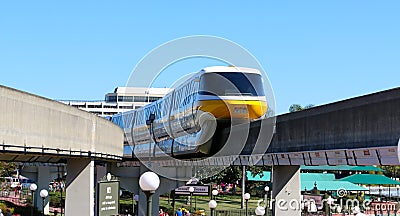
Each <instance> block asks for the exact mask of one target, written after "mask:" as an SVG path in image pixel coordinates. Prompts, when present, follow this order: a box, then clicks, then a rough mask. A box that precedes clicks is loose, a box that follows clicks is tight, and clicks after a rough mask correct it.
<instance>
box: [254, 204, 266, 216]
mask: <svg viewBox="0 0 400 216" xmlns="http://www.w3.org/2000/svg"><path fill="white" fill-rule="evenodd" d="M255 213H256V215H264V214H265V208H264V207H262V206H257V208H256V210H255Z"/></svg>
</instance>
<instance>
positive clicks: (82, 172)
mask: <svg viewBox="0 0 400 216" xmlns="http://www.w3.org/2000/svg"><path fill="white" fill-rule="evenodd" d="M66 190H67V192H66V200H65V215H67V216H68V215H87V216H94V161H93V160H91V159H86V158H84V159H81V158H79V159H68V161H67V182H66Z"/></svg>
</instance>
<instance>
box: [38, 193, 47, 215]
mask: <svg viewBox="0 0 400 216" xmlns="http://www.w3.org/2000/svg"><path fill="white" fill-rule="evenodd" d="M48 195H49V192H48V191H47V190H46V189H42V190H41V191H40V197H42V215H44V201H45V200H46V197H47V196H48Z"/></svg>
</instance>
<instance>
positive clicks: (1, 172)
mask: <svg viewBox="0 0 400 216" xmlns="http://www.w3.org/2000/svg"><path fill="white" fill-rule="evenodd" d="M17 167H18V165H17V163H13V162H11V163H10V162H3V161H0V176H3V177H5V176H11V175H12V173H13V172H14V171H15V170H16V169H17Z"/></svg>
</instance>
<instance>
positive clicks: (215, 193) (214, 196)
mask: <svg viewBox="0 0 400 216" xmlns="http://www.w3.org/2000/svg"><path fill="white" fill-rule="evenodd" d="M211 193H212V195H213V199H214V200H216V199H215V198H216V196H217V195H218V190H217V189H216V188H214V189H213V190H212V191H211Z"/></svg>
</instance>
